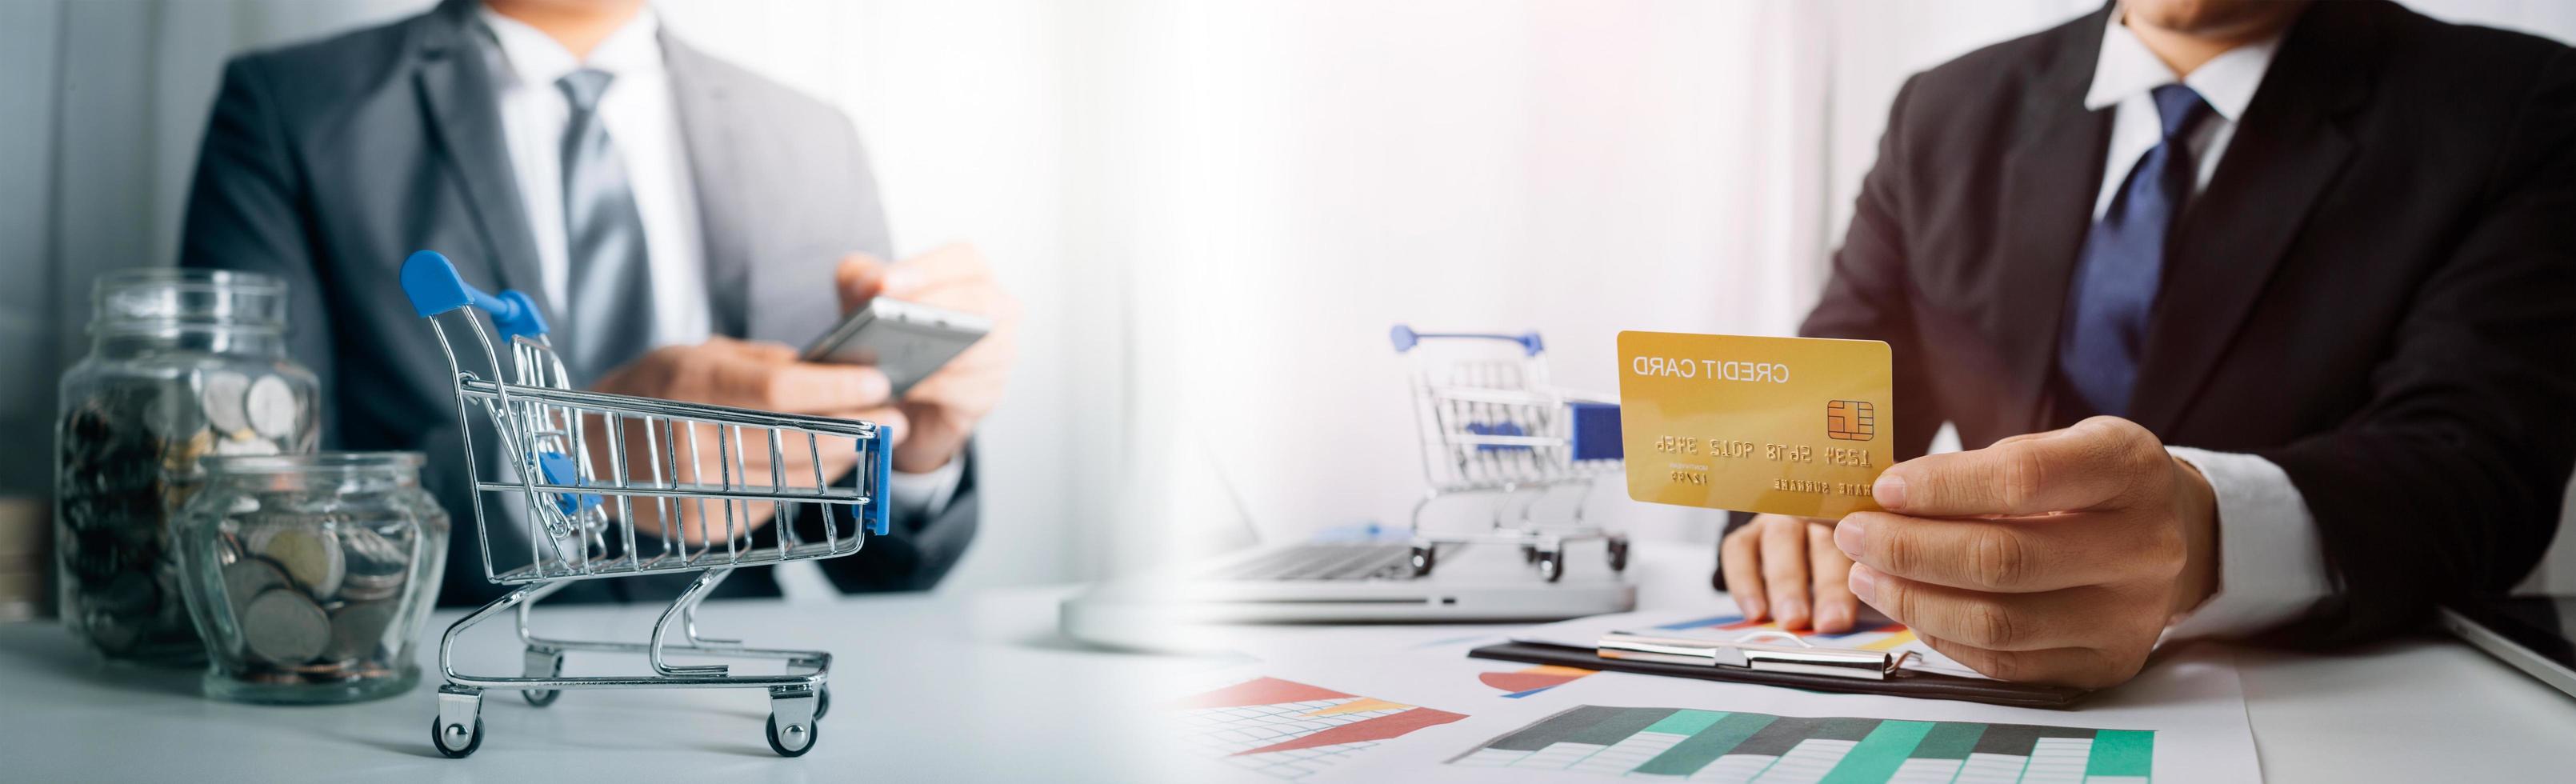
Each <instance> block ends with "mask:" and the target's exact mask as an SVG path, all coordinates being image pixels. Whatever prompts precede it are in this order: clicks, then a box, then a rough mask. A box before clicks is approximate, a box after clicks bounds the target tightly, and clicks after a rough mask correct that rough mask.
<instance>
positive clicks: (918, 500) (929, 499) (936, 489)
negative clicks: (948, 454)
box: [886, 455, 966, 517]
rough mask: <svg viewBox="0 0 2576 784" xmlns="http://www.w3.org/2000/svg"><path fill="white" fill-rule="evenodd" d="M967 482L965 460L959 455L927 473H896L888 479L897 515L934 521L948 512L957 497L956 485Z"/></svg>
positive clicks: (889, 493) (887, 492)
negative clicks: (920, 517)
mask: <svg viewBox="0 0 2576 784" xmlns="http://www.w3.org/2000/svg"><path fill="white" fill-rule="evenodd" d="M965 480H966V456H965V455H958V456H956V457H952V458H949V459H948V463H947V464H946V465H942V466H940V467H938V468H934V469H931V470H930V471H929V472H928V473H921V474H915V473H908V472H904V471H896V472H893V473H892V474H890V475H888V476H887V477H886V481H887V483H888V484H890V485H891V486H890V487H888V488H886V494H887V495H889V496H891V497H893V498H894V509H895V511H897V512H901V513H904V514H923V515H930V516H934V517H935V516H938V514H939V513H940V512H943V511H947V509H948V502H949V501H951V500H954V499H955V498H956V497H957V485H959V484H960V483H963V482H964V481H965Z"/></svg>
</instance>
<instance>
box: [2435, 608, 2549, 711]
mask: <svg viewBox="0 0 2576 784" xmlns="http://www.w3.org/2000/svg"><path fill="white" fill-rule="evenodd" d="M2442 627H2443V628H2445V629H2449V630H2450V631H2451V633H2452V634H2456V635H2459V637H2460V639H2463V640H2467V641H2468V642H2469V644H2470V645H2475V646H2477V647H2478V649H2479V650H2483V651H2486V652H2487V654H2488V655H2491V656H2494V657H2496V658H2498V659H2502V660H2504V663H2506V664H2510V665H2513V667H2514V669H2518V670H2521V671H2523V672H2524V673H2526V674H2529V675H2530V676H2531V677H2534V678H2538V679H2540V681H2541V682H2542V683H2546V684H2549V685H2550V686H2551V687H2553V688H2556V689H2557V690H2559V691H2563V692H2566V693H2568V694H2569V695H2571V696H2576V597H2567V596H2514V597H2509V598H2503V599H2494V600H2489V601H2484V602H2479V603H2476V604H2471V605H2462V606H2459V607H2444V608H2442Z"/></svg>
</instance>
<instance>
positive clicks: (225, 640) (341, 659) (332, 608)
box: [173, 452, 448, 703]
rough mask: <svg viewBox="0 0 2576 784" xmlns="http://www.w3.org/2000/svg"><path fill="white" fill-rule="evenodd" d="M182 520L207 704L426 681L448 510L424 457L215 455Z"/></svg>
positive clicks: (186, 579) (354, 692)
mask: <svg viewBox="0 0 2576 784" xmlns="http://www.w3.org/2000/svg"><path fill="white" fill-rule="evenodd" d="M205 465H206V472H207V478H206V485H205V487H204V488H203V489H201V490H199V491H198V492H197V494H196V496H195V497H193V498H191V499H189V501H188V505H187V506H186V507H185V508H183V509H182V510H181V511H180V513H179V516H178V519H177V520H176V521H175V523H174V526H175V532H174V533H173V537H174V539H175V544H176V545H177V546H178V558H179V567H180V569H179V571H180V576H181V581H182V582H181V584H182V585H183V586H184V587H185V589H186V594H187V601H188V609H189V611H190V612H191V613H192V614H193V615H194V616H195V618H196V623H197V632H198V634H200V635H202V636H203V637H204V638H205V641H206V654H207V657H208V659H209V661H208V663H207V667H206V680H205V686H206V694H207V695H208V696H212V697H219V698H223V699H229V700H236V701H241V702H291V703H306V702H352V701H357V700H366V699H374V698H377V697H384V696H389V695H394V694H400V693H402V692H405V691H408V690H410V689H411V688H412V686H413V685H415V684H417V683H419V682H420V666H419V663H418V662H417V660H416V658H415V656H414V652H415V651H414V649H415V647H416V646H417V644H418V643H419V641H420V632H421V625H422V623H423V622H425V621H427V620H428V618H429V611H430V607H431V605H433V604H434V603H436V602H437V600H438V586H439V580H440V578H441V577H442V576H443V574H442V573H443V572H444V571H445V568H446V564H447V536H448V521H447V512H446V511H445V510H443V509H440V508H439V505H438V500H437V499H436V498H433V497H431V496H430V494H429V493H428V491H426V490H423V489H422V488H421V486H420V465H421V456H420V453H417V452H324V453H320V454H311V455H278V456H241V457H211V458H207V459H206V461H205Z"/></svg>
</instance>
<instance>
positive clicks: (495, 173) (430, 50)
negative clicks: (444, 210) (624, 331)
mask: <svg viewBox="0 0 2576 784" xmlns="http://www.w3.org/2000/svg"><path fill="white" fill-rule="evenodd" d="M473 9H474V3H472V2H469V1H465V0H449V2H446V3H444V4H441V5H440V6H439V8H438V10H437V11H435V12H433V13H432V14H431V19H429V20H428V23H427V24H426V25H425V26H424V28H423V29H424V30H425V31H426V32H425V34H424V35H423V36H422V39H421V46H420V56H421V64H420V69H419V70H418V71H417V72H415V74H414V76H413V79H414V82H415V84H416V85H417V86H418V88H419V92H420V97H421V103H422V106H423V108H424V109H425V112H424V115H425V116H426V117H427V119H428V121H429V129H430V134H429V136H430V138H431V139H432V140H433V143H434V144H435V145H436V146H437V152H438V155H439V157H440V159H441V160H443V161H445V163H446V165H447V167H448V170H449V173H451V174H453V175H455V177H456V181H457V182H458V183H459V184H460V185H462V186H463V189H464V192H465V206H466V209H467V210H468V211H470V212H472V213H473V215H474V220H475V224H476V228H477V229H479V230H480V231H481V233H482V235H483V241H484V245H485V247H487V248H490V249H491V252H492V253H493V255H494V256H495V258H492V259H490V260H489V261H490V263H491V269H492V273H493V276H494V277H495V278H496V279H497V280H498V284H499V285H500V286H502V287H506V288H514V289H519V290H521V291H527V292H538V293H539V296H536V297H534V299H535V300H536V301H537V307H538V309H539V310H545V311H548V312H547V313H546V314H545V315H546V323H547V325H548V326H549V327H550V328H551V329H552V331H554V332H555V333H557V334H556V336H555V338H554V340H555V342H556V343H557V344H559V345H560V344H562V343H563V342H564V341H565V338H564V336H563V335H562V334H561V333H562V332H563V327H565V326H566V322H565V321H564V320H563V319H560V318H555V314H554V313H553V312H551V307H550V305H548V304H547V302H546V297H544V296H542V292H543V291H544V288H545V278H544V276H543V275H542V274H540V272H539V271H538V269H537V241H536V238H535V237H536V235H535V234H533V233H531V232H530V231H529V228H528V212H527V208H526V207H525V206H524V205H523V204H521V203H520V201H519V184H518V179H517V176H516V175H515V174H513V173H512V170H511V168H510V148H509V144H508V142H507V141H506V140H504V139H503V138H502V136H501V107H500V101H499V97H498V96H496V95H494V94H493V92H492V80H491V75H490V74H489V73H488V72H487V71H486V70H485V69H484V67H483V60H482V53H481V52H480V51H478V50H476V48H475V45H474V42H473V40H472V39H471V38H469V37H468V36H469V35H470V34H471V33H470V32H469V30H470V29H471V28H470V27H469V26H468V25H470V24H472V22H471V21H470V20H469V19H468V16H469V15H470V14H471V13H472V12H473Z"/></svg>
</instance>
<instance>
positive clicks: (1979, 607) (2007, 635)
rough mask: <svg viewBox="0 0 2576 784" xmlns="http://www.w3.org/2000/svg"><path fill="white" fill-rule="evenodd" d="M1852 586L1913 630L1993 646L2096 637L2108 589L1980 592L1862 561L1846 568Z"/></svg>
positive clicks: (2034, 646)
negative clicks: (1912, 577) (1916, 578)
mask: <svg viewBox="0 0 2576 784" xmlns="http://www.w3.org/2000/svg"><path fill="white" fill-rule="evenodd" d="M1851 589H1852V592H1853V593H1854V594H1857V595H1859V596H1860V597H1861V599H1862V600H1863V601H1866V602H1868V603H1869V606H1871V607H1876V608H1878V611H1879V612H1881V613H1885V614H1886V615H1887V617H1889V618H1893V619H1895V620H1896V621H1897V622H1898V623H1902V624H1905V625H1906V626H1908V627H1912V628H1913V629H1914V631H1915V632H1916V633H1917V634H1921V635H1923V636H1927V637H1939V638H1942V639H1946V640H1949V641H1952V642H1958V643H1965V644H1968V645H1973V646H1976V647H1979V648H1984V649H1987V650H1996V651H2032V650H2042V649H2047V648H2058V647H2064V646H2069V645H2080V644H2083V643H2085V642H2087V641H2090V640H2093V639H2096V638H2099V637H2101V636H2102V635H2101V632H2102V629H2100V628H2096V627H2098V626H2099V625H2100V620H2101V619H2100V613H2099V612H2098V609H2099V608H2100V607H2103V606H2106V605H2107V604H2109V603H2110V602H2109V601H2108V599H2110V598H2113V597H2112V594H2111V589H2107V588H2095V587H2089V586H2088V587H2084V588H2069V589H2066V590H2063V591H2049V592H2046V593H1981V592H1977V591H1966V590H1960V589H1957V588H1951V587H1948V586H1943V585H1932V584H1929V583H1921V582H1915V581H1913V580H1908V579H1905V578H1903V577H1897V576H1894V575H1890V574H1888V573H1886V572H1881V571H1879V570H1877V569H1872V568H1870V567H1869V565H1867V564H1858V565H1854V566H1853V567H1852V568H1851Z"/></svg>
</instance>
